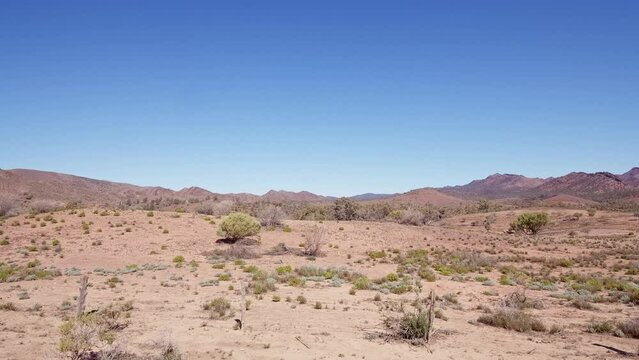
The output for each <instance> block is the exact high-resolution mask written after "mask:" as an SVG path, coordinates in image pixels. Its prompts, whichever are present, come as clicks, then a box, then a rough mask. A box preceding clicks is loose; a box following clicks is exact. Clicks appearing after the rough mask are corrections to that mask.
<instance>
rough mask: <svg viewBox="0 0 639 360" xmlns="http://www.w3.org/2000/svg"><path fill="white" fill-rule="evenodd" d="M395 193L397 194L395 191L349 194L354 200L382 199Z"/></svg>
mask: <svg viewBox="0 0 639 360" xmlns="http://www.w3.org/2000/svg"><path fill="white" fill-rule="evenodd" d="M397 195H399V194H397V193H395V194H374V193H366V194H360V195H355V196H351V197H350V199H351V200H354V201H368V200H382V199H386V198H389V197H393V196H397Z"/></svg>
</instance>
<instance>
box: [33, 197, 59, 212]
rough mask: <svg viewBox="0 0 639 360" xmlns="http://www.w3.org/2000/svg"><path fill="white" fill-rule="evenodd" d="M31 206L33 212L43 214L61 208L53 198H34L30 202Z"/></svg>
mask: <svg viewBox="0 0 639 360" xmlns="http://www.w3.org/2000/svg"><path fill="white" fill-rule="evenodd" d="M29 207H30V208H31V212H33V213H36V214H41V213H45V212H50V211H54V210H56V209H58V208H60V204H59V203H57V202H55V201H53V200H34V201H32V202H31V204H29Z"/></svg>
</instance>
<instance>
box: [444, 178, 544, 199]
mask: <svg viewBox="0 0 639 360" xmlns="http://www.w3.org/2000/svg"><path fill="white" fill-rule="evenodd" d="M545 181H546V180H545V179H540V178H528V177H525V176H523V175H514V174H493V175H490V176H488V177H487V178H485V179H481V180H473V181H471V182H470V183H468V184H466V185H459V186H448V187H445V188H441V189H439V190H440V191H442V192H444V193H447V194H450V195H453V196H458V197H463V198H479V197H484V198H492V199H498V198H508V197H515V196H517V195H524V194H527V193H530V191H531V190H532V189H534V188H536V187H538V186H539V185H542V184H543V183H544V182H545Z"/></svg>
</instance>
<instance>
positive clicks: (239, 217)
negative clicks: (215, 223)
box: [217, 212, 260, 240]
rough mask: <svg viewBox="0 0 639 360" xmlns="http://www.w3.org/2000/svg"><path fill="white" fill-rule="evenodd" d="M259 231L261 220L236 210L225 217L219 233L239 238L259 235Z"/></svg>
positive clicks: (232, 238)
mask: <svg viewBox="0 0 639 360" xmlns="http://www.w3.org/2000/svg"><path fill="white" fill-rule="evenodd" d="M259 232H260V223H259V221H257V220H256V219H255V218H253V217H251V216H250V215H248V214H245V213H241V212H234V213H231V214H229V215H227V216H225V217H224V219H223V220H222V222H221V223H220V228H219V229H218V231H217V234H218V235H219V236H222V237H224V238H225V239H231V240H237V239H242V238H245V237H247V236H253V235H257V234H258V233H259Z"/></svg>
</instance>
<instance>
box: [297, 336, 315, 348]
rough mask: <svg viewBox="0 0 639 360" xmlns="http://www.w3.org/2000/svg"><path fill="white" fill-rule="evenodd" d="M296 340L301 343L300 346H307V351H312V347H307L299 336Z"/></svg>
mask: <svg viewBox="0 0 639 360" xmlns="http://www.w3.org/2000/svg"><path fill="white" fill-rule="evenodd" d="M295 340H297V341H299V342H300V344H302V345H304V346H306V348H307V349H310V348H311V347H310V346H308V345H306V343H304V342H303V341H302V339H301V338H300V337H299V336H296V337H295Z"/></svg>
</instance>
